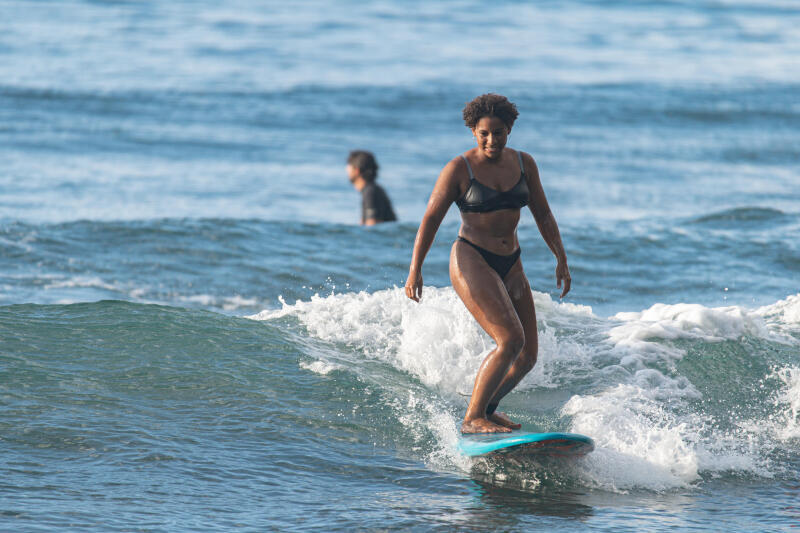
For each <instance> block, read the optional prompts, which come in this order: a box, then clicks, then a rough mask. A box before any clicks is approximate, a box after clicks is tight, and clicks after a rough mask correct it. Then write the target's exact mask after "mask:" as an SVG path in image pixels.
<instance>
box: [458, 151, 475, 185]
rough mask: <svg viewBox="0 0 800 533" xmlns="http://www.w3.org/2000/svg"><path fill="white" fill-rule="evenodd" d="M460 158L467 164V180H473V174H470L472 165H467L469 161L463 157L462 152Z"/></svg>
mask: <svg viewBox="0 0 800 533" xmlns="http://www.w3.org/2000/svg"><path fill="white" fill-rule="evenodd" d="M461 159H463V160H464V163H466V164H467V170H468V171H469V180H470V181H475V176H473V175H472V167H471V166H469V161H467V158H466V157H464V155H463V154H462V155H461Z"/></svg>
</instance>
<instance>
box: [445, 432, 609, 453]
mask: <svg viewBox="0 0 800 533" xmlns="http://www.w3.org/2000/svg"><path fill="white" fill-rule="evenodd" d="M458 449H459V451H460V452H461V453H463V454H464V455H466V456H468V457H477V456H479V455H488V454H494V453H508V452H519V453H522V454H525V455H542V456H548V457H574V456H581V455H586V454H587V453H589V452H591V451H592V450H594V441H593V440H592V439H591V438H589V437H587V436H586V435H578V434H577V433H526V432H516V431H514V432H512V433H474V434H467V435H461V437H460V438H459V440H458Z"/></svg>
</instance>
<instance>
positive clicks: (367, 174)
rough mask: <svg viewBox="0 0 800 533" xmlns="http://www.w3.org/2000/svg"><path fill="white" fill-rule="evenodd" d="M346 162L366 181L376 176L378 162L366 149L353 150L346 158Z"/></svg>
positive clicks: (371, 180) (374, 178)
mask: <svg viewBox="0 0 800 533" xmlns="http://www.w3.org/2000/svg"><path fill="white" fill-rule="evenodd" d="M347 164H348V165H350V166H351V167H353V168H355V169H357V170H358V173H359V174H360V175H361V177H362V178H364V179H365V180H366V181H368V182H373V181H375V180H376V179H377V177H378V162H377V161H375V156H374V155H372V152H368V151H366V150H353V151H352V152H350V155H349V156H348V158H347Z"/></svg>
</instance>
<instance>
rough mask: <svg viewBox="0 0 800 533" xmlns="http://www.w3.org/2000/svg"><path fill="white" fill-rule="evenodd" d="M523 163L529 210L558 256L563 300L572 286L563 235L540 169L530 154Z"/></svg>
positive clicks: (557, 281)
mask: <svg viewBox="0 0 800 533" xmlns="http://www.w3.org/2000/svg"><path fill="white" fill-rule="evenodd" d="M522 161H523V163H524V165H525V177H526V178H527V179H528V191H530V193H529V194H530V196H529V200H530V201H529V202H528V208H529V209H530V210H531V213H532V214H533V218H534V220H536V225H537V226H538V227H539V233H541V234H542V237H543V238H544V242H546V243H547V246H548V247H549V248H550V250H551V251H552V252H553V255H555V256H556V261H557V264H556V286H557V287H558V288H559V289H560V288H561V284H562V282H563V284H564V288H563V290H562V291H561V298H563V297H564V296H566V295H567V293H568V292H569V289H570V285H571V284H572V278H571V277H570V275H569V266H568V265H567V253H566V252H565V251H564V244H563V243H562V242H561V233H559V231H558V224H557V223H556V218H555V217H554V216H553V213H552V212H551V211H550V205H549V204H548V203H547V197H545V195H544V189H543V188H542V182H541V180H540V179H539V169H538V167H537V166H536V161H534V160H533V157H531V156H530V155H529V154H526V153H525V152H523V153H522Z"/></svg>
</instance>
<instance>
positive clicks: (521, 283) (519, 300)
mask: <svg viewBox="0 0 800 533" xmlns="http://www.w3.org/2000/svg"><path fill="white" fill-rule="evenodd" d="M504 285H505V288H506V292H507V294H508V296H509V298H510V300H511V303H512V305H513V306H514V311H515V312H516V315H517V317H518V319H519V321H520V323H521V324H522V328H523V330H524V331H525V344H526V347H527V348H528V349H532V350H534V353H535V350H536V349H537V347H538V335H539V333H538V330H537V327H536V307H535V306H534V303H533V293H531V284H530V283H529V282H528V278H527V276H525V270H524V269H523V267H522V259H520V260H519V261H517V263H516V264H515V265H514V266H513V267H512V268H511V270H510V271H509V273H508V275H506V279H505V283H504Z"/></svg>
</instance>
